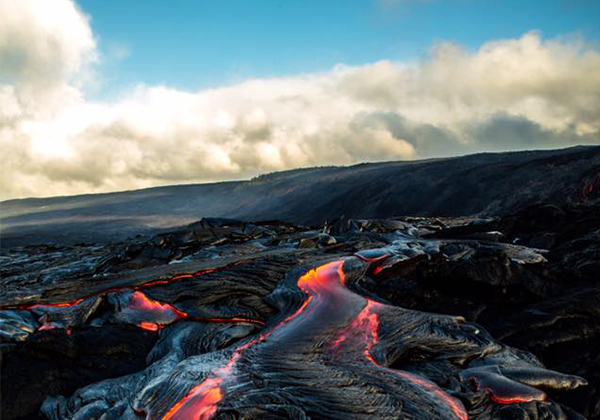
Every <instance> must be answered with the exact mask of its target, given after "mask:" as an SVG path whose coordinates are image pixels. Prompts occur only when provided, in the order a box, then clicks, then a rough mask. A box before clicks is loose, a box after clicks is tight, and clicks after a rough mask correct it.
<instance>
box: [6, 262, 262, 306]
mask: <svg viewBox="0 0 600 420" xmlns="http://www.w3.org/2000/svg"><path fill="white" fill-rule="evenodd" d="M248 261H251V260H240V261H236V262H234V263H231V264H227V265H225V266H223V267H220V268H209V269H206V270H200V271H196V272H195V273H192V274H189V273H187V274H177V275H175V276H173V277H171V278H169V279H166V280H153V281H150V282H147V283H144V284H141V285H139V286H124V287H118V288H109V289H105V290H102V291H100V292H96V293H93V294H90V295H87V296H85V297H82V298H81V299H77V300H74V301H71V302H59V303H36V304H23V305H16V306H12V305H7V306H4V307H0V310H2V309H10V308H13V307H14V308H16V309H21V310H31V309H36V308H41V309H44V308H67V307H71V306H76V305H79V304H80V303H82V302H83V301H85V300H87V299H89V298H91V297H93V296H98V295H106V294H107V293H117V292H121V291H123V290H124V289H133V290H142V289H146V288H148V287H152V286H157V285H161V284H170V283H173V282H175V281H178V280H182V279H191V278H194V277H200V276H203V275H206V274H210V273H218V272H221V271H224V270H227V269H229V268H231V267H235V266H237V265H240V264H243V263H246V262H248Z"/></svg>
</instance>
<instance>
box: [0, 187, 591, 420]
mask: <svg viewBox="0 0 600 420" xmlns="http://www.w3.org/2000/svg"><path fill="white" fill-rule="evenodd" d="M586 191H587V190H586ZM309 242H311V243H310V246H309ZM302 244H304V245H302ZM1 258H2V268H1V270H2V271H1V273H0V274H1V275H2V288H1V291H0V305H1V308H2V310H1V311H0V337H1V338H2V342H1V347H0V349H1V355H2V361H1V363H2V365H1V374H2V378H1V379H2V387H1V396H2V401H1V403H2V417H3V419H4V420H12V419H40V418H47V419H52V420H63V419H78V420H83V419H100V418H101V419H106V420H108V419H142V418H145V419H162V420H169V419H171V420H175V419H209V418H215V419H309V418H312V419H369V418H372V419H397V418H413V419H436V418H437V419H467V418H470V419H509V418H510V419H513V418H514V419H545V420H549V419H582V418H584V416H585V417H587V418H590V419H595V418H600V395H599V390H600V374H599V372H600V369H599V366H600V353H599V352H600V346H598V345H597V343H598V342H600V322H598V321H599V316H600V309H599V308H600V287H599V283H598V280H597V275H596V273H597V272H598V270H597V268H598V264H599V261H600V207H599V206H598V203H597V200H596V201H594V200H592V199H589V200H586V201H584V202H581V203H579V204H565V205H562V206H554V207H552V206H551V207H548V206H541V205H540V206H537V207H536V206H533V207H532V206H529V207H526V208H524V209H522V210H520V211H517V212H514V213H512V214H510V215H508V216H505V217H500V218H490V217H481V218H477V217H461V218H422V217H398V218H388V219H368V220H367V219H347V218H343V217H342V218H339V219H336V220H330V221H328V222H327V223H325V224H324V225H320V226H313V227H303V226H296V225H292V224H289V223H283V222H274V221H273V222H263V223H247V222H241V221H237V220H229V219H203V220H201V221H199V222H197V223H194V224H191V225H189V226H187V227H186V228H182V229H179V230H176V231H173V232H165V233H161V234H159V235H156V236H153V237H144V236H140V237H137V238H135V239H133V240H130V241H126V242H119V243H110V244H101V245H85V244H81V245H76V246H64V247H61V246H52V247H50V246H32V247H21V248H10V249H3V250H2V254H1Z"/></svg>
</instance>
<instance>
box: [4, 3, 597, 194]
mask: <svg viewBox="0 0 600 420" xmlns="http://www.w3.org/2000/svg"><path fill="white" fill-rule="evenodd" d="M0 20H1V21H0V62H2V63H3V64H2V67H1V70H2V74H3V75H7V77H3V78H2V79H0V142H1V143H0V144H1V146H2V153H3V165H2V172H1V174H0V189H1V191H2V196H3V197H4V198H8V197H21V196H28V195H37V196H40V195H56V194H70V193H82V192H91V191H95V192H100V191H110V190H120V189H129V188H139V187H146V186H151V185H160V184H169V183H180V182H198V181H209V180H220V179H239V178H246V177H250V176H252V175H255V174H258V173H261V172H267V171H274V170H281V169H287V168H294V167H299V166H311V165H328V164H351V163H356V162H362V161H365V160H369V161H380V160H395V159H413V158H419V157H430V156H440V155H451V154H461V153H467V152H471V151H477V150H504V149H519V148H538V147H560V146H567V145H571V144H578V143H596V144H597V143H600V54H599V53H598V51H596V50H594V49H593V48H591V47H589V46H586V45H585V43H584V42H583V41H572V40H571V41H568V40H549V41H548V40H546V41H544V40H542V39H541V37H540V35H539V34H537V33H535V32H531V33H528V34H525V35H523V36H522V37H520V38H518V39H510V40H500V41H494V42H489V43H486V44H484V45H483V46H482V47H481V48H480V49H479V50H478V51H476V52H468V51H465V50H464V49H462V48H461V47H460V46H457V45H454V44H450V43H441V44H438V45H435V46H434V47H433V48H432V50H431V54H430V55H429V57H428V58H426V59H424V60H423V61H421V62H418V63H412V64H411V63H398V62H391V61H380V62H376V63H372V64H368V65H364V66H359V67H347V66H341V65H340V66H337V67H336V68H334V69H332V70H330V71H328V72H324V73H320V74H311V75H299V76H295V77H288V78H279V79H265V80H251V81H247V82H244V83H240V84H237V85H234V86H230V87H224V88H219V89H211V90H204V91H200V92H185V91H181V90H176V89H170V88H168V87H164V86H139V87H138V88H137V89H136V91H135V92H131V93H130V94H127V95H125V96H124V97H123V99H122V100H120V101H117V102H112V103H94V102H90V101H86V100H85V98H84V95H83V94H82V90H81V84H82V83H83V81H84V80H85V78H86V77H87V76H86V75H87V74H89V70H90V64H91V63H93V62H94V60H95V59H96V57H97V55H98V54H97V51H96V43H95V40H94V36H93V34H92V32H91V29H90V26H89V19H88V18H87V17H86V16H85V15H83V14H82V12H81V11H79V10H78V9H77V8H76V7H75V6H74V4H73V3H72V2H71V1H69V0H0Z"/></svg>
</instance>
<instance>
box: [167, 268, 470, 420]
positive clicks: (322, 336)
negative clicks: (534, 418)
mask: <svg viewBox="0 0 600 420" xmlns="http://www.w3.org/2000/svg"><path fill="white" fill-rule="evenodd" d="M344 262H345V261H344V260H338V261H333V262H330V263H327V264H324V265H321V266H319V267H317V268H316V269H313V270H310V271H309V272H307V273H306V274H304V275H303V276H301V277H300V278H299V279H298V282H297V286H298V287H299V288H300V289H301V290H302V291H303V292H304V293H305V294H306V298H305V300H304V302H303V304H302V305H301V306H300V308H299V309H298V310H296V312H294V313H293V314H291V315H289V316H288V317H287V318H285V319H284V320H283V321H281V322H280V323H279V324H277V325H275V326H274V327H272V328H271V329H269V330H268V331H266V332H264V333H263V334H261V335H260V336H258V337H257V338H255V339H253V340H251V341H248V342H246V343H244V344H242V345H240V346H238V347H237V348H236V349H235V350H234V351H233V354H232V356H231V358H230V359H229V361H228V362H227V363H226V364H225V366H223V367H220V368H218V369H216V370H214V371H213V372H212V373H211V374H209V375H208V376H207V377H206V378H205V379H204V380H203V381H202V382H201V383H200V384H198V385H196V386H194V387H193V388H192V389H191V390H190V391H189V392H188V393H187V394H186V395H185V396H184V397H183V398H182V399H181V400H180V401H179V402H177V403H176V404H175V405H173V406H172V407H171V409H170V410H168V412H166V413H165V414H164V415H163V416H162V417H161V420H191V419H198V420H208V419H210V418H211V417H212V416H213V415H214V414H215V413H216V412H217V409H218V405H219V403H221V402H222V401H223V399H224V398H226V397H227V395H228V392H227V391H228V386H229V385H236V377H240V376H241V375H240V374H243V373H244V372H243V369H244V367H246V366H248V365H250V366H260V364H261V361H262V360H268V359H269V358H273V357H275V362H276V361H277V358H280V359H281V358H285V357H289V356H290V355H298V356H299V357H306V355H307V354H313V355H315V354H316V355H319V356H315V357H321V356H320V355H324V354H325V353H327V352H329V353H331V354H334V353H335V352H336V351H337V348H339V347H342V346H346V347H348V348H346V350H347V351H349V352H352V353H354V354H355V359H361V358H362V359H363V360H364V359H366V360H364V361H365V364H366V366H368V365H370V366H371V368H372V369H375V370H385V371H386V374H390V373H392V374H393V375H396V376H395V377H396V378H398V380H400V381H403V382H409V383H410V384H411V386H413V387H417V388H419V389H420V392H424V393H426V394H428V395H429V396H430V398H433V399H434V400H435V401H437V403H436V406H437V407H438V410H439V411H440V412H444V413H445V414H444V417H445V418H449V419H450V418H454V419H460V420H466V419H467V413H466V411H465V409H464V407H463V406H462V404H461V403H460V402H458V401H457V400H455V399H454V398H452V397H450V396H449V395H448V394H446V393H445V392H444V391H442V390H441V389H440V388H439V387H438V386H437V385H435V384H434V383H433V382H431V381H429V380H426V379H424V378H422V377H420V376H417V375H415V374H409V373H406V372H402V371H395V370H392V369H388V368H386V367H382V366H380V365H379V364H378V363H377V362H376V361H375V359H374V358H373V356H372V355H371V353H370V350H371V348H372V347H373V346H374V345H375V344H376V343H377V329H378V326H379V321H378V316H377V313H376V310H377V308H378V307H379V306H383V305H380V304H378V303H376V302H374V301H370V300H367V299H365V298H363V297H362V296H360V295H357V294H356V293H353V292H352V291H350V290H349V289H347V288H346V287H345V285H344V284H345V273H344V270H343V267H344ZM350 331H351V332H352V334H351V335H352V337H351V338H350V337H349V335H348V332H350ZM356 337H361V339H360V340H359V342H357V340H356V339H355V338H356ZM323 343H325V345H324V344H323ZM327 343H329V344H327ZM315 349H318V350H317V351H315ZM250 350H251V351H250ZM311 352H312V353H311ZM246 353H248V354H247V355H246ZM242 358H247V359H248V362H249V363H245V364H244V366H238V365H239V364H240V360H241V359H242ZM330 360H335V356H333V357H331V358H330ZM298 368H299V369H301V368H302V366H299V367H298ZM269 381H270V382H269V386H273V387H278V388H283V387H286V386H287V385H288V384H287V383H286V382H285V381H286V379H285V378H283V379H279V380H277V379H275V377H270V379H269ZM234 388H235V387H231V389H234ZM238 388H239V387H238Z"/></svg>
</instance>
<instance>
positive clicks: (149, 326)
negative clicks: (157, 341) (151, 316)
mask: <svg viewBox="0 0 600 420" xmlns="http://www.w3.org/2000/svg"><path fill="white" fill-rule="evenodd" d="M138 326H139V327H140V328H141V329H143V330H147V331H158V328H159V327H158V324H155V323H154V322H140V323H139V324H138Z"/></svg>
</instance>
